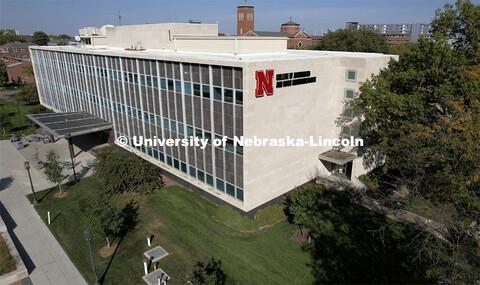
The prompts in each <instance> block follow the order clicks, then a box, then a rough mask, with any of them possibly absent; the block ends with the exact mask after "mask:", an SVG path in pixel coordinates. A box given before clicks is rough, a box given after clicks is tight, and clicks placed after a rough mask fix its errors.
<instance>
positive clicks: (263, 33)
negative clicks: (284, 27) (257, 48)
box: [253, 31, 291, 38]
mask: <svg viewBox="0 0 480 285" xmlns="http://www.w3.org/2000/svg"><path fill="white" fill-rule="evenodd" d="M253 32H254V33H255V34H257V35H258V36H259V37H285V38H289V37H291V36H290V35H289V34H287V33H284V32H269V31H253Z"/></svg>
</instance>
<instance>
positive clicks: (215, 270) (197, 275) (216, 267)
mask: <svg viewBox="0 0 480 285" xmlns="http://www.w3.org/2000/svg"><path fill="white" fill-rule="evenodd" d="M226 281H227V275H226V274H225V272H223V269H222V261H221V260H216V259H215V258H213V257H212V258H211V259H210V260H209V261H208V263H207V265H205V264H204V263H203V262H200V261H199V262H197V264H196V265H195V268H194V270H193V280H192V283H193V284H195V285H197V284H198V285H212V284H214V285H223V284H225V283H226Z"/></svg>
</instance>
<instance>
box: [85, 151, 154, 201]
mask: <svg viewBox="0 0 480 285" xmlns="http://www.w3.org/2000/svg"><path fill="white" fill-rule="evenodd" d="M94 169H95V175H96V176H97V177H98V178H100V180H101V181H102V184H103V186H104V187H103V189H104V191H105V192H106V193H111V194H113V193H118V194H120V193H124V192H135V193H139V194H150V193H152V192H153V191H155V190H157V189H160V188H162V186H163V180H162V177H161V176H160V169H159V168H158V167H156V166H154V165H153V164H151V163H149V162H147V161H145V160H143V159H141V158H139V157H138V156H136V155H134V154H132V153H127V152H123V151H119V150H117V149H116V148H113V147H111V148H106V149H104V150H103V151H102V152H100V154H99V155H98V157H97V159H96V161H95V168H94Z"/></svg>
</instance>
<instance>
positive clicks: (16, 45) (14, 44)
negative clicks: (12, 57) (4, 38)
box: [0, 42, 35, 48]
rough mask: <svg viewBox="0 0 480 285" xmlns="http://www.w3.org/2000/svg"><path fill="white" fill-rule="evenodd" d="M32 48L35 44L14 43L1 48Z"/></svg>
mask: <svg viewBox="0 0 480 285" xmlns="http://www.w3.org/2000/svg"><path fill="white" fill-rule="evenodd" d="M31 46H35V44H32V43H21V42H13V43H6V44H4V45H1V46H0V48H27V47H31Z"/></svg>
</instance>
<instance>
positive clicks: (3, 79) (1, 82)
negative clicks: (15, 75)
mask: <svg viewBox="0 0 480 285" xmlns="http://www.w3.org/2000/svg"><path fill="white" fill-rule="evenodd" d="M7 82H8V77H7V67H6V66H5V63H3V60H0V87H3V86H5V85H7Z"/></svg>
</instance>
